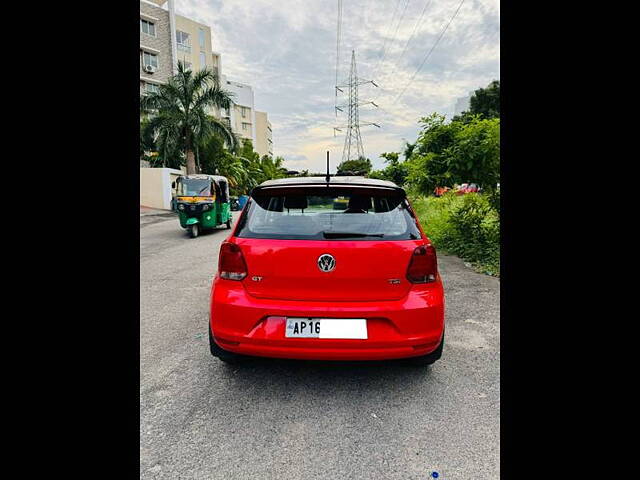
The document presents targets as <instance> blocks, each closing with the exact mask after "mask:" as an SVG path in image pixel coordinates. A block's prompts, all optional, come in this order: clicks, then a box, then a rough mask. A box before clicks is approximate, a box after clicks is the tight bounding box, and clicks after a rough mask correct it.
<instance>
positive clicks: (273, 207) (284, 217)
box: [209, 177, 445, 365]
mask: <svg viewBox="0 0 640 480" xmlns="http://www.w3.org/2000/svg"><path fill="white" fill-rule="evenodd" d="M341 199H346V207H345V208H344V209H339V210H335V209H334V208H335V205H336V202H338V203H339V202H340V200H341ZM444 329H445V325H444V292H443V285H442V280H441V278H440V274H439V273H438V266H437V258H436V251H435V249H434V247H433V245H432V244H431V242H430V241H429V239H428V238H427V237H426V235H425V234H424V231H423V230H422V227H421V226H420V223H419V222H418V219H417V217H416V215H415V213H414V212H413V209H412V208H411V206H410V204H409V201H408V199H407V196H406V193H405V191H404V190H403V189H402V188H400V187H398V186H397V185H395V184H394V183H392V182H388V181H384V180H374V179H368V178H363V177H331V178H330V180H329V181H328V182H327V180H326V179H325V178H324V177H297V178H286V179H279V180H270V181H267V182H264V183H262V184H261V185H259V186H258V187H256V188H255V189H254V190H253V191H252V193H251V196H250V198H249V201H248V204H247V206H246V208H245V209H244V210H243V212H242V214H241V217H240V219H239V221H238V224H237V225H236V227H235V229H234V231H233V232H232V233H231V235H230V236H229V237H228V238H227V239H226V240H225V242H224V243H223V244H222V246H221V248H220V253H219V259H218V271H217V273H216V275H215V278H214V281H213V285H212V290H211V304H210V321H209V344H210V350H211V354H212V355H214V356H216V357H218V358H219V359H221V360H222V361H224V362H230V363H232V362H237V361H241V360H244V359H245V358H247V357H248V356H263V357H280V358H291V359H318V360H385V359H406V360H407V361H409V362H410V363H414V364H419V365H429V364H431V363H433V362H435V361H436V360H438V359H439V358H440V357H441V355H442V349H443V345H444Z"/></svg>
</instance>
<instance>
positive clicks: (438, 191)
mask: <svg viewBox="0 0 640 480" xmlns="http://www.w3.org/2000/svg"><path fill="white" fill-rule="evenodd" d="M449 190H451V189H450V188H449V187H436V188H435V189H434V190H433V194H434V195H435V196H436V197H441V196H442V195H444V194H445V193H447V192H448V191H449Z"/></svg>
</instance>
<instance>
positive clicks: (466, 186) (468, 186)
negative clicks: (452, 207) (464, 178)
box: [455, 183, 480, 195]
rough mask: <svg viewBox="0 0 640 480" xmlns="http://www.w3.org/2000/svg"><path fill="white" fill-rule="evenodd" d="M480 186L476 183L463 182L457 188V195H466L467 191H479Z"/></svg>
mask: <svg viewBox="0 0 640 480" xmlns="http://www.w3.org/2000/svg"><path fill="white" fill-rule="evenodd" d="M479 191H480V188H479V187H478V185H476V184H475V183H463V184H462V185H460V186H459V187H457V188H456V189H455V192H456V195H464V194H465V193H477V192H479Z"/></svg>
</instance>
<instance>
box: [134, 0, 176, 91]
mask: <svg viewBox="0 0 640 480" xmlns="http://www.w3.org/2000/svg"><path fill="white" fill-rule="evenodd" d="M155 3H160V2H155ZM171 30H172V29H171V20H170V17H169V11H168V10H165V9H163V8H161V7H160V6H159V5H154V3H152V2H143V1H141V2H140V91H141V92H149V91H153V90H155V89H157V86H158V85H159V84H162V83H165V82H166V81H167V80H168V79H169V77H170V76H171V75H172V74H173V58H172V55H171Z"/></svg>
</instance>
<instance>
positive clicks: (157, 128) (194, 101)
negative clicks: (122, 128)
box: [140, 61, 235, 174]
mask: <svg viewBox="0 0 640 480" xmlns="http://www.w3.org/2000/svg"><path fill="white" fill-rule="evenodd" d="M231 101H232V100H231V94H230V93H228V92H226V91H225V90H223V89H222V88H221V87H220V82H219V80H218V77H217V76H216V75H215V74H214V73H213V71H211V70H209V69H202V70H199V71H197V72H192V71H191V70H187V69H186V67H185V65H184V63H183V62H181V61H179V62H178V73H177V74H176V75H174V76H172V77H171V78H170V79H169V81H168V82H167V83H166V84H163V85H160V86H159V87H158V91H157V92H152V93H149V94H144V95H142V96H141V98H140V107H141V114H142V115H148V117H149V120H148V122H149V123H148V125H147V128H150V129H151V130H152V131H153V134H154V137H155V138H156V142H157V143H158V147H159V149H161V150H162V151H163V152H164V153H165V154H169V153H171V152H175V151H177V150H180V151H182V152H184V155H185V158H186V164H187V174H192V173H196V161H195V147H196V145H197V144H198V143H200V142H202V141H203V140H204V139H206V138H208V137H210V136H211V135H212V134H214V133H215V134H218V135H219V136H220V137H221V138H223V139H224V140H225V141H226V142H227V143H228V145H229V146H230V147H231V148H232V149H233V148H234V147H235V145H234V142H235V137H234V136H233V134H232V133H231V131H230V130H229V128H228V127H227V126H226V125H225V124H224V123H223V122H221V121H220V120H218V119H216V118H215V117H213V116H211V115H208V114H207V113H206V112H207V109H208V108H210V107H218V108H228V107H229V105H230V103H231Z"/></svg>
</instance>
